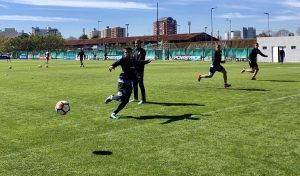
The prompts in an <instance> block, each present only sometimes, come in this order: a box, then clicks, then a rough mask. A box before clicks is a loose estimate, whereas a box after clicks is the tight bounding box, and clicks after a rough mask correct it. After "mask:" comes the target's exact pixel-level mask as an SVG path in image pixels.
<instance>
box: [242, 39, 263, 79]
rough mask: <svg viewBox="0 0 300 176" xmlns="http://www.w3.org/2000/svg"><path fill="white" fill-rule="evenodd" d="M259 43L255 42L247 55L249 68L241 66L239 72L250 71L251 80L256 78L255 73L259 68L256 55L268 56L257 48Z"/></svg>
mask: <svg viewBox="0 0 300 176" xmlns="http://www.w3.org/2000/svg"><path fill="white" fill-rule="evenodd" d="M258 47H259V44H258V43H256V44H255V46H254V48H253V49H252V51H251V53H250V55H249V66H250V68H249V69H245V68H243V69H242V71H241V73H244V72H245V71H246V72H250V73H253V76H252V78H251V79H252V80H256V78H255V77H256V75H257V73H258V71H259V68H258V65H257V55H258V54H259V55H261V56H263V57H268V56H267V55H264V54H263V53H262V52H261V51H260V50H259V49H258Z"/></svg>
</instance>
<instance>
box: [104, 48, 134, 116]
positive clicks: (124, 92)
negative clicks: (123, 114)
mask: <svg viewBox="0 0 300 176" xmlns="http://www.w3.org/2000/svg"><path fill="white" fill-rule="evenodd" d="M131 54H132V49H131V48H125V50H124V55H125V56H123V57H122V58H121V59H120V60H118V61H116V62H114V63H113V64H112V65H111V66H109V68H108V69H109V71H111V70H112V69H115V68H116V67H118V66H121V67H122V73H121V74H120V75H119V79H118V94H117V95H116V96H114V95H110V96H109V97H108V98H107V99H106V100H105V103H106V104H107V103H109V102H110V101H112V100H117V101H120V102H121V103H120V104H119V106H118V107H117V109H116V110H115V111H114V112H113V113H112V114H111V115H110V118H112V119H118V118H119V117H118V116H117V114H118V112H120V111H121V110H122V109H123V108H124V107H125V106H126V104H127V103H128V102H129V98H130V96H131V93H132V82H133V81H135V80H136V73H135V67H134V65H135V64H134V59H132V55H131Z"/></svg>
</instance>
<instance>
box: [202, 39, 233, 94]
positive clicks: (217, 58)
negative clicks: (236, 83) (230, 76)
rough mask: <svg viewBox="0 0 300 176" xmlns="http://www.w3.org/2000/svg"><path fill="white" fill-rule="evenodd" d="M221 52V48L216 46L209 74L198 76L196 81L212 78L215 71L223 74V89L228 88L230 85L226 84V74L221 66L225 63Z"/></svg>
mask: <svg viewBox="0 0 300 176" xmlns="http://www.w3.org/2000/svg"><path fill="white" fill-rule="evenodd" d="M221 59H222V51H221V46H220V45H217V46H216V51H215V53H214V57H213V59H212V64H211V65H210V69H209V73H208V74H204V75H200V74H199V75H198V77H197V80H198V81H200V80H201V79H202V78H212V77H213V76H214V74H215V72H216V71H218V72H222V73H223V79H224V87H225V88H227V87H230V86H231V84H228V83H227V72H226V70H225V68H224V67H223V66H222V65H221V63H225V61H222V60H221Z"/></svg>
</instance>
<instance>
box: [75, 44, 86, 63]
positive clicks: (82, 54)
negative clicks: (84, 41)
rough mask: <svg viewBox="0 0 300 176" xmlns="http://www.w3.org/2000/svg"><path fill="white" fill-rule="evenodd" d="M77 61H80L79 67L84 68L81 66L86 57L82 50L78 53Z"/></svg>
mask: <svg viewBox="0 0 300 176" xmlns="http://www.w3.org/2000/svg"><path fill="white" fill-rule="evenodd" d="M77 56H79V59H80V67H84V65H83V59H84V58H85V57H86V56H85V53H84V51H83V49H82V48H81V50H80V52H79V53H78V55H77Z"/></svg>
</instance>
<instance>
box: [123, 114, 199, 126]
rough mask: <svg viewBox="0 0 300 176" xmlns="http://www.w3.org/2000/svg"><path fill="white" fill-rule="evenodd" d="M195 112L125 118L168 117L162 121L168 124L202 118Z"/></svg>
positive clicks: (148, 118)
mask: <svg viewBox="0 0 300 176" xmlns="http://www.w3.org/2000/svg"><path fill="white" fill-rule="evenodd" d="M195 116H197V115H195V114H183V115H178V116H166V115H152V116H140V117H133V116H125V117H124V118H129V119H136V120H151V119H167V121H165V122H162V123H161V124H168V123H172V122H176V121H179V120H200V118H197V117H195Z"/></svg>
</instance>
